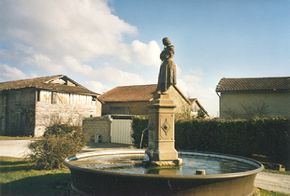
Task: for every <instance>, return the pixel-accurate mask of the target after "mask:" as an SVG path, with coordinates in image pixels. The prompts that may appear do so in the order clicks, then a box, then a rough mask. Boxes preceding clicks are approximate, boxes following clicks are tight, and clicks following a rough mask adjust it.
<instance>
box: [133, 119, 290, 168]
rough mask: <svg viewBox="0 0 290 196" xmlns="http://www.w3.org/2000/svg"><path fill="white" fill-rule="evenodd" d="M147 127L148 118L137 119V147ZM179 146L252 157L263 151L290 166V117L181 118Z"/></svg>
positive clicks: (176, 135)
mask: <svg viewBox="0 0 290 196" xmlns="http://www.w3.org/2000/svg"><path fill="white" fill-rule="evenodd" d="M134 121H136V122H134ZM146 126H147V121H145V120H142V119H134V120H133V132H134V134H133V135H134V136H135V137H134V144H135V145H136V146H139V142H140V139H139V138H140V137H141V134H140V131H142V130H143V129H142V128H143V127H146ZM136 127H138V128H136ZM146 139H147V136H146ZM146 141H147V140H146ZM175 146H176V148H177V149H179V150H194V151H211V152H218V153H225V154H235V155H240V156H248V157H250V156H252V155H253V154H261V155H266V156H267V157H269V159H270V161H272V162H276V163H282V164H285V165H288V166H290V120H289V119H282V118H271V119H250V120H219V119H212V120H202V119H191V120H180V121H177V122H176V123H175Z"/></svg>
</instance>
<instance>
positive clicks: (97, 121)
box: [83, 116, 112, 143]
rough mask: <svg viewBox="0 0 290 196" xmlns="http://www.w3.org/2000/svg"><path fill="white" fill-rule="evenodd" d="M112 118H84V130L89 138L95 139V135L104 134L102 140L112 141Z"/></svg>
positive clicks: (105, 141)
mask: <svg viewBox="0 0 290 196" xmlns="http://www.w3.org/2000/svg"><path fill="white" fill-rule="evenodd" d="M111 124H112V119H111V118H110V117H108V116H102V117H94V118H85V119H84V120H83V131H84V133H85V136H86V138H87V140H91V141H94V137H95V135H96V134H97V135H101V136H102V142H104V143H109V142H111V137H110V129H111Z"/></svg>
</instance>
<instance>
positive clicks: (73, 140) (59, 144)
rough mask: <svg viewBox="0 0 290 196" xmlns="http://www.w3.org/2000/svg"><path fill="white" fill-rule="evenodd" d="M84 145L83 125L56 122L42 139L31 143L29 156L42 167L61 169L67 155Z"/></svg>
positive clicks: (48, 128) (77, 150)
mask: <svg viewBox="0 0 290 196" xmlns="http://www.w3.org/2000/svg"><path fill="white" fill-rule="evenodd" d="M84 145H85V139H84V135H83V133H82V129H81V127H79V126H70V125H66V124H56V125H52V126H50V127H47V128H46V131H45V133H44V137H43V139H42V140H38V141H35V142H33V143H31V144H30V145H29V149H30V150H31V154H30V155H29V157H30V159H31V160H32V162H34V163H35V164H36V165H37V166H39V167H40V168H44V169H59V168H62V167H63V166H64V165H63V161H64V159H65V158H66V157H68V156H70V155H73V154H75V153H77V152H79V151H80V150H81V148H82V147H83V146H84Z"/></svg>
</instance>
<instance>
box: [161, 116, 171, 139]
mask: <svg viewBox="0 0 290 196" xmlns="http://www.w3.org/2000/svg"><path fill="white" fill-rule="evenodd" d="M161 130H162V132H160V136H161V137H162V138H163V137H166V136H167V133H168V132H169V131H170V125H169V123H168V121H167V118H166V119H165V120H164V122H163V123H162V125H161Z"/></svg>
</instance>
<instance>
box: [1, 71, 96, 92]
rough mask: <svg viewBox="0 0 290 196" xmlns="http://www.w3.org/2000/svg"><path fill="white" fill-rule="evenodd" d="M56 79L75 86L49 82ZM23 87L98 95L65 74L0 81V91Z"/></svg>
mask: <svg viewBox="0 0 290 196" xmlns="http://www.w3.org/2000/svg"><path fill="white" fill-rule="evenodd" d="M57 79H64V80H68V81H70V82H71V83H73V84H75V86H70V85H64V84H58V83H52V82H51V81H53V80H57ZM23 88H36V89H43V90H50V91H56V92H63V93H75V94H85V95H98V94H97V93H95V92H93V91H90V90H88V89H87V88H85V87H83V86H82V85H80V84H78V83H77V82H75V81H74V80H72V79H70V78H69V77H67V76H65V75H54V76H45V77H38V78H31V79H24V80H14V81H8V82H1V83H0V91H4V90H14V89H23Z"/></svg>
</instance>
